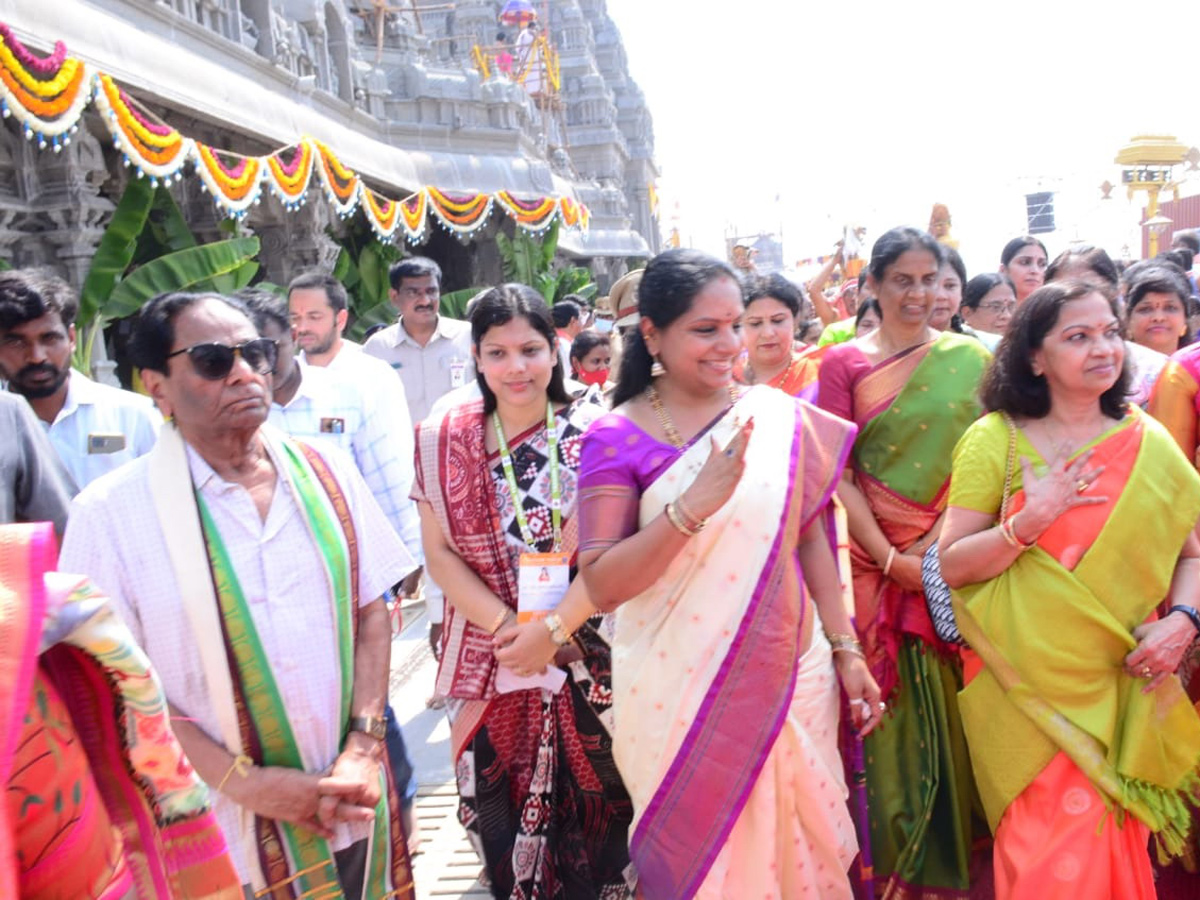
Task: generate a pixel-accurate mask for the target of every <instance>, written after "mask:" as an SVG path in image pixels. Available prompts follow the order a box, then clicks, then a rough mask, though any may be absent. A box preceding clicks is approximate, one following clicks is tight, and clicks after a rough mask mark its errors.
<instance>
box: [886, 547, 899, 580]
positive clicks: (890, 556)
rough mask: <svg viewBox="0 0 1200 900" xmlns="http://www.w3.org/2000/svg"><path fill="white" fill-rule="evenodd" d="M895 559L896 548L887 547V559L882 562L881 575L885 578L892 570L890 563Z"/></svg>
mask: <svg viewBox="0 0 1200 900" xmlns="http://www.w3.org/2000/svg"><path fill="white" fill-rule="evenodd" d="M895 561H896V548H895V547H888V555H887V560H886V561H885V562H884V564H883V577H884V578H887V577H888V575H890V574H891V572H892V563H894V562H895Z"/></svg>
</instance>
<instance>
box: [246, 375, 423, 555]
mask: <svg viewBox="0 0 1200 900" xmlns="http://www.w3.org/2000/svg"><path fill="white" fill-rule="evenodd" d="M375 362H378V360H376V361H375ZM301 372H302V377H301V379H300V387H299V388H297V390H296V396H294V397H293V398H292V399H291V401H290V402H289V403H288V404H287V406H280V405H279V404H278V403H272V404H271V413H270V417H269V418H268V420H267V421H269V422H270V423H271V424H272V425H274V426H275V427H276V428H278V429H279V430H280V431H284V432H286V433H288V434H290V435H291V436H292V437H294V438H298V439H299V440H302V441H304V442H306V443H309V444H312V445H314V446H317V447H320V446H328V445H333V446H335V447H338V448H340V449H341V450H344V451H345V452H346V453H349V454H350V455H351V456H352V457H353V459H354V462H355V464H356V465H357V466H358V471H359V472H360V473H361V474H362V477H363V480H364V481H366V483H367V487H369V488H370V489H371V493H372V494H374V495H375V501H376V502H377V503H378V504H379V507H380V509H382V510H383V513H384V515H385V516H387V518H388V521H389V522H391V523H392V527H393V528H394V529H395V530H396V533H397V534H398V535H400V539H401V540H403V541H404V543H405V545H406V546H408V547H409V549H410V550H411V551H412V553H413V555H414V556H418V555H419V554H420V546H421V523H420V519H419V518H418V516H417V508H416V504H414V503H413V502H412V499H411V498H410V497H409V493H410V492H411V490H412V482H413V467H414V465H415V459H414V453H413V443H414V436H413V425H412V420H410V419H409V417H408V406H407V404H406V403H405V402H404V395H403V393H402V390H403V389H402V388H401V389H400V390H396V388H399V387H400V382H399V379H397V378H396V377H395V375H393V374H392V373H390V372H385V373H384V374H385V375H386V376H387V378H388V379H389V381H390V383H389V381H383V382H381V383H378V384H371V383H367V382H361V381H351V380H350V379H348V378H345V377H344V376H340V375H337V374H335V373H332V372H330V371H329V370H328V369H324V368H320V367H318V366H304V367H303V369H302V370H301Z"/></svg>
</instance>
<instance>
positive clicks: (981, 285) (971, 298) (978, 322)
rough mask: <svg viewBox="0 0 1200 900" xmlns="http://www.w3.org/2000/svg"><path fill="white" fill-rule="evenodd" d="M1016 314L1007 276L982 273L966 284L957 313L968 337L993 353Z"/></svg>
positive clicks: (1014, 294) (1015, 302)
mask: <svg viewBox="0 0 1200 900" xmlns="http://www.w3.org/2000/svg"><path fill="white" fill-rule="evenodd" d="M1016 311H1017V292H1016V289H1015V288H1014V287H1013V283H1012V281H1011V280H1010V279H1009V277H1008V276H1007V275H1001V274H1000V273H999V272H985V273H984V274H982V275H976V276H975V277H974V278H972V279H971V280H970V281H968V282H967V286H966V289H965V290H964V291H963V301H962V306H961V307H960V308H959V313H960V315H961V316H962V320H963V324H964V325H965V326H967V327H968V328H970V329H971V331H970V333H971V334H973V335H974V336H975V337H977V338H979V340H980V341H982V342H983V345H984V346H985V347H987V348H988V349H989V350H991V351H993V352H994V351H995V349H996V346H997V345H998V344H999V343H1000V338H1002V337H1003V336H1004V332H1005V331H1007V330H1008V323H1009V322H1011V321H1012V317H1013V313H1014V312H1016Z"/></svg>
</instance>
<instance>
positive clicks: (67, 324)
mask: <svg viewBox="0 0 1200 900" xmlns="http://www.w3.org/2000/svg"><path fill="white" fill-rule="evenodd" d="M78 309H79V301H78V300H77V299H76V297H75V294H74V292H73V291H72V290H71V287H70V286H69V285H68V284H67V283H66V282H65V281H63V280H62V279H61V278H58V277H56V276H55V275H53V274H51V273H49V272H45V271H42V270H38V269H13V270H12V271H9V272H0V375H2V376H3V377H4V378H5V379H7V381H8V389H9V390H10V391H13V392H14V393H17V394H21V395H22V396H24V397H25V399H26V400H28V401H29V405H30V406H32V407H33V411H34V413H36V414H37V417H38V418H39V419H41V421H42V423H43V424H44V426H45V427H46V430H47V432H48V434H49V435H50V443H51V444H53V445H54V449H55V450H56V451H57V452H58V455H59V458H60V459H61V460H62V462H63V465H64V466H66V468H67V471H68V472H70V473H71V477H72V478H73V479H74V480H75V484H76V485H77V486H78V487H80V488H83V487H85V486H86V485H88V484H89V483H90V482H92V481H93V480H95V479H96V478H97V477H99V476H100V475H103V474H104V473H105V472H109V471H112V470H113V469H115V468H117V466H120V465H123V464H124V463H127V462H129V461H130V460H131V459H134V458H135V457H138V456H141V455H142V454H143V453H147V452H149V450H150V448H151V447H152V446H154V440H155V438H156V437H157V435H158V429H159V427H160V426H161V424H162V416H161V415H159V413H158V411H157V410H155V408H154V404H153V403H152V402H151V401H150V400H149V399H148V398H146V397H142V396H140V395H138V394H134V393H131V392H129V391H123V390H120V389H119V388H113V387H109V386H108V385H104V384H99V383H98V382H95V381H92V380H91V379H90V378H88V377H87V376H86V375H84V374H83V373H82V372H78V371H73V370H72V369H71V354H72V353H73V352H74V351H75V324H74V323H75V314H76V312H77V311H78ZM97 340H102V338H100V337H97Z"/></svg>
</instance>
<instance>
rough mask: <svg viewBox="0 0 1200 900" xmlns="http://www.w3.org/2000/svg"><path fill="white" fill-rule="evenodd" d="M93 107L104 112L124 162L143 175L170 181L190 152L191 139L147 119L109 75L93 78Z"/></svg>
mask: <svg viewBox="0 0 1200 900" xmlns="http://www.w3.org/2000/svg"><path fill="white" fill-rule="evenodd" d="M96 106H97V107H99V109H100V111H101V112H102V113H104V118H105V121H106V122H107V123H108V130H109V132H110V133H111V134H112V136H113V143H114V144H115V145H116V147H117V148H118V149H119V150H121V152H122V153H124V154H125V163H126V165H132V166H134V167H136V168H137V170H138V171H139V172H141V173H142V174H143V175H149V176H151V177H152V178H154V179H158V178H162V179H166V180H170V179H171V178H172V177H174V176H175V175H177V174H178V173H179V170H180V169H182V168H183V165H184V163H186V162H187V160H188V157H189V156H190V155H191V150H192V144H193V141H192V139H191V138H185V137H184V136H183V135H182V134H180V133H179V132H178V131H176V130H175V129H174V128H171V127H169V126H166V125H156V124H152V123H150V122H147V121H146V120H145V118H144V117H143V116H141V115H140V114H139V113H138V112H137V111H136V110H135V109H134V108H133V105H132V101H131V100H130V98H129V96H128V95H127V94H126V93H125V92H124V91H123V90H121V89H120V88H119V87H117V83H116V82H115V81H113V80H112V77H111V76H109V75H103V74H102V75H100V77H99V78H98V79H97V82H96Z"/></svg>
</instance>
